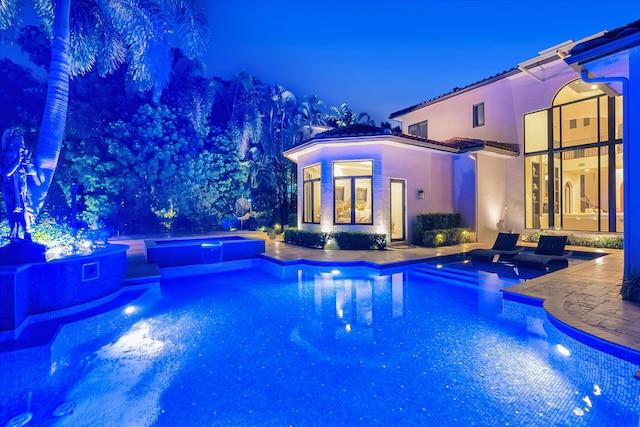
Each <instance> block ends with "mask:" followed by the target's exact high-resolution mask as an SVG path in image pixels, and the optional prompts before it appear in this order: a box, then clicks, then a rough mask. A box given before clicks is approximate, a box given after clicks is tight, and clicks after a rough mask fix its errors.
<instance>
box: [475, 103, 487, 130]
mask: <svg viewBox="0 0 640 427" xmlns="http://www.w3.org/2000/svg"><path fill="white" fill-rule="evenodd" d="M480 113H482V114H480ZM484 124H485V110H484V102H480V103H478V104H474V105H473V127H474V128H477V127H481V126H484Z"/></svg>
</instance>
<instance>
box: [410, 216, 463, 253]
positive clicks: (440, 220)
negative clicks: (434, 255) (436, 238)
mask: <svg viewBox="0 0 640 427" xmlns="http://www.w3.org/2000/svg"><path fill="white" fill-rule="evenodd" d="M460 227H462V216H461V215H460V214H459V213H429V214H418V215H416V228H415V233H414V235H413V236H414V237H413V243H414V244H415V245H422V244H424V243H423V241H424V239H425V237H424V236H425V232H427V231H436V230H439V231H442V230H447V229H451V228H460ZM425 246H428V245H425Z"/></svg>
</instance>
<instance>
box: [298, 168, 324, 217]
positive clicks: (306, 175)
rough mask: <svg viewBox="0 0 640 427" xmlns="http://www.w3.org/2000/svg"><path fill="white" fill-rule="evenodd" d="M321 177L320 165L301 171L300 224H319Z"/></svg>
mask: <svg viewBox="0 0 640 427" xmlns="http://www.w3.org/2000/svg"><path fill="white" fill-rule="evenodd" d="M321 177H322V174H321V167H320V165H314V166H309V167H306V168H304V169H302V180H303V181H302V182H303V187H302V198H303V213H302V222H305V223H310V224H320V212H321V211H320V209H321V204H320V201H321V196H322V193H321V190H320V182H321V181H320V180H321Z"/></svg>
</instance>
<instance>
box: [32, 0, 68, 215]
mask: <svg viewBox="0 0 640 427" xmlns="http://www.w3.org/2000/svg"><path fill="white" fill-rule="evenodd" d="M70 6H71V0H56V1H55V11H54V19H53V41H52V46H51V67H50V68H49V80H48V83H47V100H46V103H45V107H44V113H43V116H42V124H41V127H40V138H39V140H38V148H37V150H36V154H35V161H34V165H35V169H36V175H32V176H30V177H29V178H30V179H29V206H28V207H27V211H28V213H29V215H30V216H31V218H32V220H35V219H36V218H37V216H38V215H39V214H40V211H41V210H42V206H43V205H44V201H45V199H46V197H47V192H48V191H49V187H50V186H51V182H52V181H53V174H54V172H55V170H56V166H57V165H58V157H59V155H60V149H61V147H62V139H63V137H64V130H65V125H66V121H67V107H68V105H69V74H70V62H71V61H70V58H69V11H70Z"/></svg>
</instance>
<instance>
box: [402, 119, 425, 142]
mask: <svg viewBox="0 0 640 427" xmlns="http://www.w3.org/2000/svg"><path fill="white" fill-rule="evenodd" d="M423 126H424V135H421V134H420V129H421V128H422V127H423ZM412 128H413V129H415V130H413V131H412ZM407 133H408V134H409V135H413V136H417V137H420V138H424V139H427V137H428V135H429V120H423V121H421V122H418V123H413V124H410V125H409V127H408V128H407Z"/></svg>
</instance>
